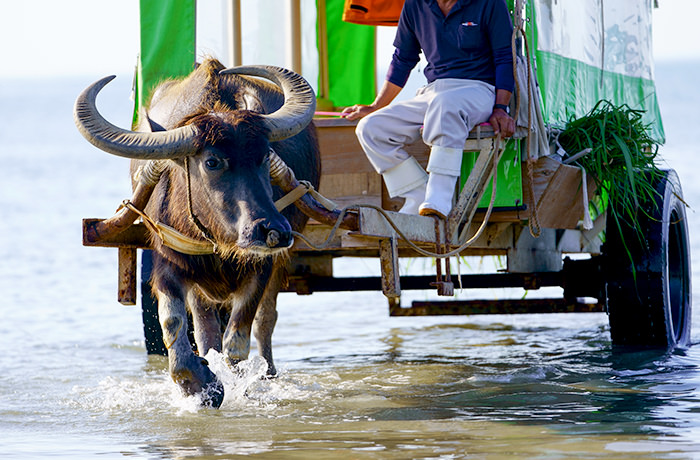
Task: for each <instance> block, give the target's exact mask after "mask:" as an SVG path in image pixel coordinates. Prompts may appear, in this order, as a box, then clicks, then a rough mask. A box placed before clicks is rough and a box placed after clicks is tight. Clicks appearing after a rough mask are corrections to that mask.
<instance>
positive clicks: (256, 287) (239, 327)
mask: <svg viewBox="0 0 700 460" xmlns="http://www.w3.org/2000/svg"><path fill="white" fill-rule="evenodd" d="M246 284H247V285H246V286H245V287H244V288H243V290H244V291H245V292H249V293H250V294H249V295H246V296H241V297H239V298H236V299H234V301H233V304H232V308H231V316H230V318H229V320H228V324H227V326H226V331H225V332H224V340H223V349H224V355H225V356H226V359H227V360H228V362H229V364H230V365H232V366H234V365H236V364H237V363H238V362H240V361H243V360H245V359H248V354H249V353H250V330H251V326H252V324H253V318H255V313H256V310H257V307H258V304H259V303H260V299H261V298H262V295H263V291H264V289H265V285H266V284H267V277H266V276H261V277H260V278H258V277H251V278H250V279H249V280H248V281H247V283H246Z"/></svg>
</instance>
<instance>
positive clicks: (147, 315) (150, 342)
mask: <svg viewBox="0 0 700 460" xmlns="http://www.w3.org/2000/svg"><path fill="white" fill-rule="evenodd" d="M152 266H153V262H152V258H151V251H150V250H147V249H146V250H144V251H143V253H142V255H141V318H142V320H143V337H144V339H145V341H146V353H147V354H149V355H162V356H167V355H168V350H167V349H166V348H165V344H164V343H163V331H162V329H161V327H160V321H159V320H158V301H157V300H156V299H155V297H153V294H152V293H151V283H150V279H151V268H152Z"/></svg>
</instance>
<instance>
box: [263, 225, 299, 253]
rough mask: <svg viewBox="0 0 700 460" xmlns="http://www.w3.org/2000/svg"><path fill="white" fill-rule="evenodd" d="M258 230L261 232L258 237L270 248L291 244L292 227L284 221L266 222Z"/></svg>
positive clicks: (284, 246)
mask: <svg viewBox="0 0 700 460" xmlns="http://www.w3.org/2000/svg"><path fill="white" fill-rule="evenodd" d="M275 224H277V225H275ZM284 224H286V225H284ZM260 230H262V232H263V233H262V235H261V236H262V238H260V239H261V240H262V241H264V242H265V245H266V246H267V247H268V248H270V249H276V248H286V247H289V246H290V245H291V244H292V229H291V228H290V227H289V224H288V223H287V222H286V221H285V222H280V223H276V222H274V223H273V222H267V223H266V225H263V226H262V228H261V229H260Z"/></svg>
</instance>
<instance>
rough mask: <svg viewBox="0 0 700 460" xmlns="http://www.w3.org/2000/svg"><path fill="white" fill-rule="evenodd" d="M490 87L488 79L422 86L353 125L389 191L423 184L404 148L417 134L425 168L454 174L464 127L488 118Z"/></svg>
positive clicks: (420, 170)
mask: <svg viewBox="0 0 700 460" xmlns="http://www.w3.org/2000/svg"><path fill="white" fill-rule="evenodd" d="M494 102H495V89H494V87H493V86H492V85H489V84H488V83H485V82H482V81H477V80H462V79H456V78H448V79H440V80H435V81H434V82H432V83H430V84H428V85H426V86H424V87H422V88H421V89H419V90H418V92H417V93H416V96H415V97H414V98H412V99H409V100H406V101H398V102H395V103H393V104H390V105H388V106H387V107H384V108H382V109H380V110H377V111H376V112H373V113H371V114H369V115H367V116H366V117H364V118H363V119H361V120H360V122H359V123H358V125H357V129H356V132H357V137H358V139H359V141H360V144H361V145H362V148H363V150H364V151H365V153H366V155H367V158H368V159H369V161H370V163H372V166H373V167H374V169H375V170H376V171H377V172H378V173H380V174H382V176H383V177H384V181H385V183H386V186H387V190H388V192H389V195H390V196H392V197H395V196H403V195H404V194H405V193H406V192H408V191H410V190H413V189H415V188H416V187H419V186H423V185H424V184H425V183H426V182H427V180H428V178H427V174H426V173H425V171H424V170H423V168H422V167H421V166H420V165H419V164H418V162H417V161H416V160H415V159H413V157H411V156H410V155H409V154H408V153H407V152H406V150H405V146H406V145H407V144H411V143H413V142H415V141H417V140H418V139H419V138H420V137H421V127H422V128H423V131H422V137H423V142H425V143H426V144H427V145H429V146H430V158H429V160H428V168H427V170H428V172H431V173H432V172H434V173H438V174H444V175H448V176H459V174H460V170H461V164H462V149H463V147H464V142H465V141H466V139H467V136H468V135H469V131H471V129H472V128H473V127H474V126H476V125H477V124H480V123H483V122H485V121H488V118H489V116H490V115H491V113H492V110H493V104H494Z"/></svg>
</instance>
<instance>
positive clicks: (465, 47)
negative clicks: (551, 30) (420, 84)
mask: <svg viewBox="0 0 700 460" xmlns="http://www.w3.org/2000/svg"><path fill="white" fill-rule="evenodd" d="M512 33H513V25H512V23H511V18H510V14H509V13H508V7H507V6H506V3H505V0H457V3H456V4H455V5H454V6H453V7H452V10H450V13H449V14H448V15H447V17H445V15H443V14H442V11H440V7H439V6H438V4H437V0H406V3H405V4H404V7H403V10H402V12H401V18H400V19H399V25H398V28H397V29H396V38H395V39H394V46H395V47H396V51H395V52H394V56H393V58H392V61H391V65H390V66H389V71H388V73H387V77H386V79H387V80H389V81H390V82H391V83H394V84H395V85H398V86H401V87H403V86H404V85H405V84H406V81H407V80H408V75H409V73H410V72H411V70H412V69H413V68H414V67H415V66H416V64H417V63H418V61H419V59H420V56H419V55H420V52H421V50H423V53H424V54H425V58H426V60H427V61H428V66H427V67H426V68H425V71H424V73H425V77H426V78H427V79H428V82H429V83H430V82H432V81H434V80H437V79H439V78H463V79H471V80H481V81H485V82H487V83H490V84H492V85H495V86H496V89H506V90H508V91H511V92H512V91H513V87H514V86H515V84H514V81H513V58H512V52H511V35H512Z"/></svg>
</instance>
